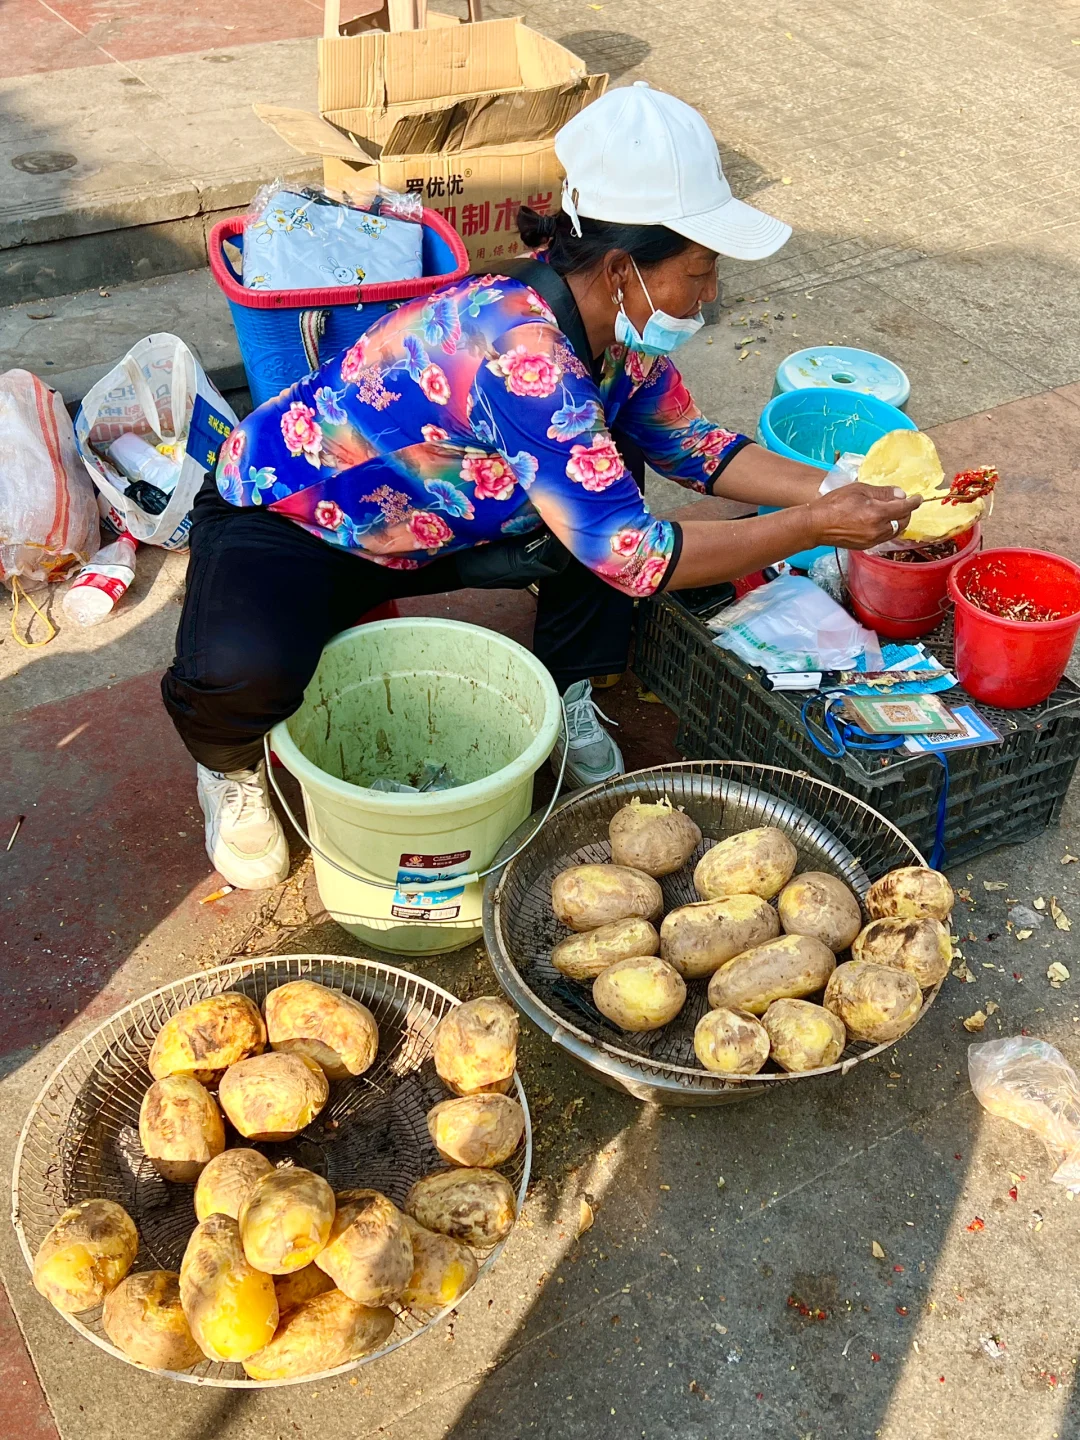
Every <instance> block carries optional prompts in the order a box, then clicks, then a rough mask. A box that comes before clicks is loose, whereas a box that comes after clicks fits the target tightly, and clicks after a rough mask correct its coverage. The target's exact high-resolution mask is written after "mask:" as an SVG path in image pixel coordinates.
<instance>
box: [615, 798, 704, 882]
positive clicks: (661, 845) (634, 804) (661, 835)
mask: <svg viewBox="0 0 1080 1440" xmlns="http://www.w3.org/2000/svg"><path fill="white" fill-rule="evenodd" d="M608 837H609V839H610V840H611V859H612V862H613V863H614V864H615V865H628V866H629V867H630V868H631V869H632V870H641V871H643V872H644V873H645V874H646V875H652V876H654V877H655V876H658V875H673V874H674V873H675V871H676V870H681V869H682V867H683V866H684V865H685V864H686V862H687V861H688V860H689V859H690V856H691V855H692V854H693V853H694V851H695V850H696V849H697V847H698V846H699V845H700V844H701V831H700V830H699V829H698V827H697V826H696V825H695V824H694V822H693V820H691V819H690V816H689V815H684V814H683V812H682V811H681V810H676V809H674V808H673V806H672V804H671V801H670V800H669V799H668V798H667V796H666V795H665V796H664V798H663V800H660V801H659V802H657V803H656V804H651V803H649V802H648V801H643V800H639V799H638V797H637V796H636V795H635V796H634V798H633V800H631V801H630V804H629V805H624V806H623V808H622V809H621V810H617V811H616V812H615V814H614V815H613V816H612V817H611V823H610V824H609V825H608Z"/></svg>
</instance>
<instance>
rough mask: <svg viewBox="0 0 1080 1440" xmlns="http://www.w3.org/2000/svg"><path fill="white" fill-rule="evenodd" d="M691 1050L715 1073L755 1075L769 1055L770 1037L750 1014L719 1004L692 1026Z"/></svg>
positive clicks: (759, 1022)
mask: <svg viewBox="0 0 1080 1440" xmlns="http://www.w3.org/2000/svg"><path fill="white" fill-rule="evenodd" d="M694 1054H695V1055H696V1056H697V1058H698V1059H699V1060H700V1061H701V1063H702V1065H704V1066H705V1069H706V1070H712V1071H714V1072H715V1073H716V1074H717V1075H756V1074H757V1072H758V1071H759V1070H760V1069H761V1067H762V1066H763V1065H764V1064H765V1061H766V1060H767V1059H768V1058H769V1037H768V1035H767V1034H766V1033H765V1027H764V1025H762V1023H761V1021H760V1020H755V1019H754V1017H753V1015H748V1014H746V1012H745V1011H739V1010H728V1009H726V1008H725V1007H721V1008H720V1009H717V1010H708V1011H706V1013H705V1014H704V1015H702V1017H701V1019H700V1020H699V1021H698V1023H697V1025H696V1026H695V1027H694Z"/></svg>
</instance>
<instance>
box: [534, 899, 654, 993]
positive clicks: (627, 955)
mask: <svg viewBox="0 0 1080 1440" xmlns="http://www.w3.org/2000/svg"><path fill="white" fill-rule="evenodd" d="M659 949H660V936H659V935H658V934H657V933H656V927H655V926H653V925H651V924H650V923H649V921H648V920H643V919H642V918H641V917H640V915H631V916H629V917H628V918H627V919H626V920H615V921H613V922H612V923H611V924H610V925H601V926H600V927H599V928H598V929H596V930H586V931H585V932H584V933H583V934H581V935H568V936H567V938H566V939H565V940H560V941H559V943H558V944H557V945H556V946H555V948H554V950H552V952H551V963H552V965H554V966H555V969H556V970H558V971H559V973H560V974H561V975H565V976H566V977H567V979H568V980H595V979H596V977H597V975H599V974H600V973H601V972H602V971H604V970H606V969H607V967H608V966H609V965H614V964H615V961H616V960H632V959H633V958H634V956H635V955H655V954H656V953H657V951H658V950H659Z"/></svg>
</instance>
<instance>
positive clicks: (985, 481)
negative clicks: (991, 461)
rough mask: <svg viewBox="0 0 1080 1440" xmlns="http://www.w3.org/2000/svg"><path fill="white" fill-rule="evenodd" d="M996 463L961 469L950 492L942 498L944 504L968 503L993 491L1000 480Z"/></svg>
mask: <svg viewBox="0 0 1080 1440" xmlns="http://www.w3.org/2000/svg"><path fill="white" fill-rule="evenodd" d="M1000 478H1001V477H1000V475H999V474H998V472H997V466H996V465H980V466H978V468H977V469H975V470H961V471H960V473H959V474H958V475H955V476H954V477H953V482H952V484H951V485H950V486H949V493H948V494H947V495H946V496H945V497H944V499H943V500H942V502H941V503H942V504H943V505H968V504H970V503H971V501H972V500H981V499H982V498H983V497H984V496H986V495H989V494H991V493H992V492H993V489H994V486H995V485H996V484H997V483H998V481H999V480H1000Z"/></svg>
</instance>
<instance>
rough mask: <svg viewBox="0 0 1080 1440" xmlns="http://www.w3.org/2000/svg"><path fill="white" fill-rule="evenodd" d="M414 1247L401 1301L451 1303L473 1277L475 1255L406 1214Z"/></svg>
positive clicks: (417, 1303)
mask: <svg viewBox="0 0 1080 1440" xmlns="http://www.w3.org/2000/svg"><path fill="white" fill-rule="evenodd" d="M405 1224H406V1225H407V1226H408V1227H409V1239H410V1240H411V1241H412V1249H413V1273H412V1277H411V1279H410V1280H409V1283H408V1285H406V1287H405V1290H404V1293H403V1294H402V1296H401V1300H402V1304H404V1305H420V1306H428V1305H438V1306H440V1307H441V1306H443V1305H453V1303H454V1301H455V1300H460V1299H461V1297H462V1295H464V1294H465V1292H466V1290H470V1289H471V1288H472V1286H473V1283H474V1282H475V1280H476V1273H477V1264H476V1257H475V1255H474V1254H473V1253H472V1251H471V1250H470V1249H469V1248H468V1246H467V1245H462V1244H461V1243H460V1242H459V1241H457V1240H451V1238H450V1236H449V1235H437V1234H436V1233H435V1231H433V1230H426V1229H425V1228H424V1226H423V1225H421V1224H419V1223H418V1222H417V1221H416V1220H414V1219H413V1218H412V1216H411V1215H406V1216H405Z"/></svg>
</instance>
